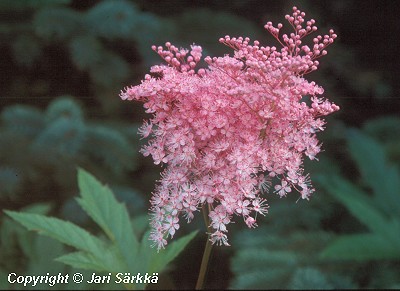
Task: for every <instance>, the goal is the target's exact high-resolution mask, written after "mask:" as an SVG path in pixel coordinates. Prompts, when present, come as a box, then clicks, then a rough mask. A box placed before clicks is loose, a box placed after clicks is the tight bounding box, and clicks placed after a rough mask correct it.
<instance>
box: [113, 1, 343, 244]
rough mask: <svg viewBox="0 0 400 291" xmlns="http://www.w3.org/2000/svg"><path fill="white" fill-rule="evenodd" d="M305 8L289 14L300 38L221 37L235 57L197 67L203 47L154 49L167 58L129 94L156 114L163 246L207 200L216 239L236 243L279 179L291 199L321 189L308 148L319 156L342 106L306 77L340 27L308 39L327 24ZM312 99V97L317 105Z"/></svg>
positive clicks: (274, 30)
mask: <svg viewBox="0 0 400 291" xmlns="http://www.w3.org/2000/svg"><path fill="white" fill-rule="evenodd" d="M304 15H305V14H304V12H301V11H300V10H298V9H297V8H296V7H294V8H293V14H292V16H289V15H287V16H286V19H287V20H288V22H289V23H290V25H291V26H292V27H293V32H292V33H291V34H290V35H286V34H284V35H283V36H280V29H281V28H282V24H278V25H277V27H274V26H273V25H272V23H271V22H268V23H267V24H266V25H265V28H266V29H267V30H268V31H269V32H270V33H271V34H272V35H273V36H274V37H275V38H276V39H277V40H278V41H279V43H280V44H281V45H282V48H281V49H280V50H278V49H277V48H276V47H274V46H271V47H270V46H260V44H259V42H258V41H254V42H253V43H252V44H251V43H250V40H249V38H242V37H238V38H231V37H229V36H225V37H224V38H221V39H220V40H219V41H220V42H221V43H223V44H225V45H227V46H229V47H231V48H232V49H233V50H234V54H233V56H228V55H225V56H224V57H214V58H211V57H206V58H205V59H204V60H205V62H206V63H207V64H208V68H205V69H204V68H201V69H198V70H196V65H197V64H198V62H199V61H200V60H201V58H202V49H201V47H200V46H196V45H192V46H191V50H190V51H189V50H187V49H182V48H181V49H178V48H177V47H175V46H174V45H171V44H170V43H168V42H167V43H166V44H165V46H166V48H163V47H161V46H159V47H156V46H153V47H152V48H153V50H154V51H156V52H157V53H158V54H159V55H160V56H161V57H162V58H163V59H164V60H165V61H166V63H167V65H160V66H153V67H152V68H151V73H152V74H151V75H146V76H145V80H143V81H142V83H141V84H140V85H138V86H134V87H130V88H126V89H125V90H124V91H123V92H121V95H120V96H121V98H122V99H124V100H125V99H127V100H137V101H141V102H143V103H144V107H145V108H146V112H147V113H151V114H152V117H151V118H150V119H149V120H148V121H145V122H144V124H143V126H142V127H141V129H140V133H141V135H142V136H143V137H144V138H145V137H148V136H151V139H150V140H149V142H148V145H146V146H144V147H143V148H142V150H141V152H142V153H143V154H144V155H145V156H149V155H151V156H152V158H153V160H154V163H155V164H165V165H166V168H165V169H164V171H163V172H162V174H161V179H160V181H159V183H158V184H157V186H156V189H155V192H154V193H153V197H152V198H151V204H152V207H151V211H152V220H151V221H152V222H151V225H152V233H151V239H152V240H153V241H154V242H155V245H157V247H158V249H160V248H163V247H164V246H165V245H166V244H167V241H166V239H167V238H168V237H171V238H172V237H173V236H174V234H175V232H176V230H178V229H179V220H180V218H181V217H182V216H183V217H184V218H185V219H186V220H187V221H188V222H190V221H191V220H192V219H193V217H194V213H195V212H196V211H198V210H199V209H200V208H201V207H202V206H203V205H205V206H206V207H207V209H208V216H209V219H210V225H209V227H210V229H212V233H210V234H209V235H210V240H211V241H212V242H213V243H217V244H219V245H221V244H224V245H229V244H228V238H227V232H228V229H227V225H228V224H229V223H231V222H232V219H233V216H234V215H238V216H242V217H243V220H244V222H245V223H246V225H247V226H248V227H256V226H257V215H265V214H266V213H267V212H268V207H269V206H268V205H267V203H266V199H265V198H263V196H264V195H265V193H266V192H268V191H269V190H270V188H271V185H272V184H276V185H274V188H273V189H274V191H273V192H275V193H277V194H278V195H279V196H281V197H283V196H286V195H287V193H289V192H292V190H296V191H298V192H299V193H300V195H301V198H303V199H308V198H309V197H310V195H311V193H312V192H313V191H314V189H313V187H312V185H311V181H310V178H309V176H308V174H305V173H304V170H303V154H304V155H306V156H307V157H308V158H310V159H311V160H313V159H316V155H317V154H318V153H319V151H320V147H321V144H320V143H319V141H318V139H317V137H316V132H318V131H322V130H323V129H324V125H325V121H324V120H323V119H322V118H321V117H322V116H325V115H328V114H330V113H332V112H334V111H337V110H339V107H338V106H337V105H335V104H333V103H331V102H329V101H328V100H326V99H324V98H323V97H320V96H319V95H321V94H323V89H322V88H321V87H319V86H318V85H317V84H315V83H314V82H309V81H307V80H306V79H304V75H305V74H307V73H310V72H311V71H314V70H316V69H317V68H318V65H319V62H318V61H317V59H319V58H320V57H321V56H323V55H325V54H326V48H327V47H328V46H329V45H330V44H331V43H333V41H334V39H335V38H336V34H334V32H333V30H330V31H329V35H324V36H320V35H319V36H317V37H315V38H314V39H313V45H312V46H311V47H309V46H307V45H302V39H303V38H304V37H305V36H307V35H309V34H310V33H312V32H314V31H316V30H317V27H316V26H315V25H314V24H315V21H314V20H309V21H307V22H305V20H304ZM304 22H305V23H304ZM303 96H309V97H310V99H311V101H310V102H309V103H310V104H309V105H307V104H306V102H304V101H303V99H302V98H303Z"/></svg>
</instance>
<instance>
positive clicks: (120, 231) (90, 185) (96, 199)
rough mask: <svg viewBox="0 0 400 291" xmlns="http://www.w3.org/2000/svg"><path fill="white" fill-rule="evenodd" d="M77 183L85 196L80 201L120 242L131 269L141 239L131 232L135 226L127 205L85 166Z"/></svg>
mask: <svg viewBox="0 0 400 291" xmlns="http://www.w3.org/2000/svg"><path fill="white" fill-rule="evenodd" d="M78 184H79V189H80V194H81V197H82V198H78V199H77V201H78V203H79V204H80V205H81V207H82V208H83V209H84V210H85V211H86V212H87V214H88V215H89V216H90V217H91V218H92V219H93V220H94V221H95V222H96V223H97V224H98V225H99V226H100V227H101V228H102V230H103V231H104V232H105V233H106V235H107V236H108V237H109V238H110V240H111V241H112V242H113V243H115V244H116V245H117V247H118V250H119V252H120V255H121V258H122V259H124V260H125V261H126V265H127V267H128V268H129V269H132V268H133V267H134V263H135V261H136V255H137V252H138V248H139V241H138V240H137V238H136V237H135V235H134V233H133V231H132V229H133V226H132V224H131V221H130V218H129V214H128V211H127V210H126V207H125V205H124V204H122V203H119V202H118V201H117V200H116V199H115V197H114V195H113V193H112V192H111V190H110V189H109V188H108V187H106V186H103V185H102V184H101V183H100V182H99V181H97V180H96V179H95V178H94V177H93V176H92V175H90V174H89V173H88V172H86V171H85V170H83V169H79V170H78ZM121 271H124V270H121ZM127 271H128V270H127Z"/></svg>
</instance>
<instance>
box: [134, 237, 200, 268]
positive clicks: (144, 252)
mask: <svg viewBox="0 0 400 291" xmlns="http://www.w3.org/2000/svg"><path fill="white" fill-rule="evenodd" d="M196 234H197V231H194V232H192V233H190V234H188V235H186V236H184V237H181V238H180V239H178V240H175V241H173V242H172V243H170V244H169V245H168V247H166V248H165V249H162V250H160V251H159V252H157V250H156V249H155V248H152V247H151V246H150V241H149V235H150V231H148V232H146V233H145V235H144V236H143V238H142V241H141V245H140V251H139V258H138V261H140V262H141V266H142V268H143V269H145V270H147V272H149V273H153V272H158V273H160V272H162V271H163V270H164V269H165V267H166V266H167V265H168V264H169V263H170V262H172V261H173V260H174V259H175V258H176V257H177V256H178V255H179V254H180V253H181V252H182V251H183V249H184V248H185V247H186V246H187V244H188V243H189V242H190V241H191V240H192V239H193V238H194V237H195V236H196Z"/></svg>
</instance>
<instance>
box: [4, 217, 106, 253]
mask: <svg viewBox="0 0 400 291" xmlns="http://www.w3.org/2000/svg"><path fill="white" fill-rule="evenodd" d="M4 212H5V213H6V214H7V215H8V216H10V217H11V218H12V219H14V220H15V221H17V222H19V223H21V224H22V225H23V226H25V227H26V228H27V229H28V230H34V231H37V232H38V233H39V234H42V235H46V236H49V237H52V238H54V239H56V240H58V241H60V242H62V243H64V244H66V245H69V246H72V247H75V248H77V249H79V250H83V251H87V252H92V253H96V254H100V255H101V254H102V253H104V244H103V242H102V241H101V240H99V239H98V238H97V237H95V236H93V235H91V234H90V233H88V232H87V231H86V230H84V229H82V228H80V227H79V226H76V225H74V224H72V223H70V222H67V221H63V220H61V219H58V218H53V217H46V216H43V215H39V214H32V213H18V212H15V211H9V210H5V211H4Z"/></svg>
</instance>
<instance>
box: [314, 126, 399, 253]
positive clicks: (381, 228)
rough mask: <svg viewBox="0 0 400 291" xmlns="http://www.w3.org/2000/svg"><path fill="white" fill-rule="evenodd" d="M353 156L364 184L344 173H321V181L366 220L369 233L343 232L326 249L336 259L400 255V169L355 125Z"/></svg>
mask: <svg viewBox="0 0 400 291" xmlns="http://www.w3.org/2000/svg"><path fill="white" fill-rule="evenodd" d="M347 140H348V146H349V150H350V153H351V156H352V157H353V159H354V160H355V162H356V163H357V166H358V169H359V172H360V174H361V179H362V180H361V181H362V183H361V186H364V187H365V188H367V190H368V189H370V192H371V194H372V195H369V194H368V192H367V191H365V190H364V189H363V188H361V187H357V186H356V185H354V184H353V183H352V182H350V181H348V180H346V179H345V178H343V177H341V176H324V175H321V176H320V177H319V179H318V181H319V182H320V183H321V185H322V186H323V187H324V188H325V189H326V190H327V191H328V192H329V193H331V194H332V195H333V196H334V197H335V198H337V199H338V200H339V201H340V202H341V203H343V204H344V205H345V206H346V208H347V209H348V210H349V211H350V212H351V214H352V215H353V216H355V217H356V218H357V219H358V220H359V221H360V222H361V223H363V224H364V225H365V226H366V227H367V228H368V229H369V230H370V232H369V233H359V234H350V235H342V236H340V237H339V238H338V239H337V240H336V241H334V242H333V243H332V244H331V245H330V246H328V248H327V249H325V250H324V252H323V253H322V255H323V256H325V257H329V258H334V259H357V260H371V259H399V258H400V249H399V245H400V203H399V202H398V201H399V195H400V172H399V169H398V167H397V165H394V164H392V163H389V162H388V161H387V160H386V155H385V151H384V148H383V147H382V146H381V145H380V144H379V143H378V142H376V141H374V140H373V139H372V138H370V137H368V136H366V135H364V134H362V133H361V132H360V131H357V130H355V129H352V130H349V131H348V135H347Z"/></svg>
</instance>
